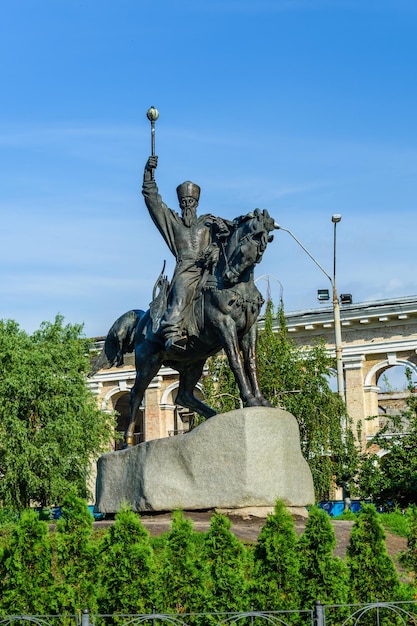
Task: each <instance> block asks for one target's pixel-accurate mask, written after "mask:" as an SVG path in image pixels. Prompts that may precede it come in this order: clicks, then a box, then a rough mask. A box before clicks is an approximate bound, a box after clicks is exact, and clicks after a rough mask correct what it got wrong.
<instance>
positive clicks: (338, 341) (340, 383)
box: [275, 214, 345, 400]
mask: <svg viewBox="0 0 417 626" xmlns="http://www.w3.org/2000/svg"><path fill="white" fill-rule="evenodd" d="M341 219H342V216H341V215H339V214H336V215H332V222H333V223H334V235H333V278H332V277H331V276H330V274H329V273H328V272H326V270H325V269H324V267H323V266H322V265H321V264H320V263H319V262H318V261H317V259H315V258H314V256H313V255H312V254H311V252H309V251H308V250H307V248H306V247H305V246H304V245H303V244H302V243H301V241H300V240H299V239H298V238H297V237H296V236H295V235H294V233H293V232H292V231H290V230H289V229H288V228H284V227H283V226H280V225H279V224H275V228H279V229H280V230H283V231H284V232H286V233H288V234H289V235H291V237H292V238H293V239H294V241H296V242H297V243H298V245H299V246H300V247H301V248H302V249H303V250H304V252H305V253H306V254H308V256H309V257H310V259H311V260H312V261H314V263H315V264H316V265H317V267H319V268H320V269H321V271H322V272H323V274H324V275H325V276H327V278H328V279H329V280H330V284H331V286H332V294H333V320H334V338H335V354H336V371H337V391H338V394H339V395H340V396H341V398H342V399H343V400H345V385H344V380H343V360H342V331H341V322H340V303H339V298H338V296H337V289H336V224H338V223H339V222H340V220H341Z"/></svg>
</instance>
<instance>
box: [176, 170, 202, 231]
mask: <svg viewBox="0 0 417 626" xmlns="http://www.w3.org/2000/svg"><path fill="white" fill-rule="evenodd" d="M177 196H178V202H179V203H180V207H181V212H182V219H183V220H184V223H185V225H186V226H190V225H191V223H192V221H193V220H194V219H195V217H196V214H197V207H198V201H199V199H200V187H199V186H198V185H195V184H194V183H192V182H191V181H189V180H186V181H185V183H181V185H178V187H177Z"/></svg>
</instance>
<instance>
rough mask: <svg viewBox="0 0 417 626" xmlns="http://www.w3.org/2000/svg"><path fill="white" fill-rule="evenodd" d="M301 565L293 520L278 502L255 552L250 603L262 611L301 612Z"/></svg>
mask: <svg viewBox="0 0 417 626" xmlns="http://www.w3.org/2000/svg"><path fill="white" fill-rule="evenodd" d="M298 586H299V562H298V552H297V536H296V533H295V528H294V520H293V518H292V516H291V515H290V513H289V512H288V511H287V510H286V508H285V506H284V504H283V502H281V501H280V500H278V501H277V503H276V505H275V509H274V513H273V514H272V515H268V517H267V519H266V522H265V524H264V526H263V527H262V530H261V532H260V534H259V537H258V543H257V545H256V547H255V552H254V564H253V573H252V593H251V599H252V602H253V605H254V607H255V608H256V609H257V610H259V611H279V610H293V609H298V608H299V595H298Z"/></svg>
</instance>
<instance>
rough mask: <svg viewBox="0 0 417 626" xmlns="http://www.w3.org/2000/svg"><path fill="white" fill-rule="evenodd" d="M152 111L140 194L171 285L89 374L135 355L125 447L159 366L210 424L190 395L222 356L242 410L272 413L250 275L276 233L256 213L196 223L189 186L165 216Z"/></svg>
mask: <svg viewBox="0 0 417 626" xmlns="http://www.w3.org/2000/svg"><path fill="white" fill-rule="evenodd" d="M151 111H156V110H155V109H150V110H149V112H148V118H149V119H150V121H151V124H152V131H153V133H152V155H151V156H150V157H149V159H148V161H147V163H146V166H145V172H144V181H143V195H144V198H145V203H146V206H147V207H148V210H149V213H150V215H151V217H152V219H153V221H154V223H155V224H156V226H157V228H158V230H159V231H160V233H161V234H162V236H163V238H164V239H165V241H166V243H167V245H168V247H169V249H170V250H171V252H172V253H173V254H174V256H175V258H176V261H177V262H176V267H175V272H174V276H173V279H172V281H171V284H169V282H168V280H167V279H166V277H164V276H163V271H164V270H163V271H162V273H161V275H160V277H159V279H158V281H157V283H156V285H155V288H154V293H153V300H152V302H151V305H150V308H149V309H148V310H147V311H142V310H131V311H128V312H127V313H125V314H124V315H122V316H121V317H120V318H119V319H118V320H116V322H115V323H114V324H113V326H112V327H111V328H110V330H109V333H108V335H107V337H106V340H105V344H104V348H103V350H102V353H101V354H100V355H99V356H98V357H97V360H96V362H95V364H94V366H93V369H92V372H91V374H90V375H93V374H94V373H96V372H97V371H98V370H99V369H100V368H102V367H104V366H107V367H112V366H113V365H122V364H123V355H124V354H125V353H126V352H131V351H133V350H134V351H135V366H136V379H135V384H134V386H133V388H132V390H131V392H130V422H129V426H128V428H127V430H126V433H125V442H126V445H131V444H132V442H133V434H134V429H135V424H136V420H137V417H138V414H139V407H140V405H141V403H142V399H143V396H144V394H145V391H146V389H147V387H148V385H149V384H150V382H151V380H152V379H153V378H154V376H155V375H156V374H157V373H158V370H159V369H160V367H161V366H162V365H163V364H165V365H168V366H170V367H172V368H174V369H176V370H177V371H178V372H179V389H178V394H177V399H176V402H177V404H179V405H181V406H184V407H187V408H189V409H191V410H192V411H195V412H197V413H199V414H201V415H203V416H204V417H206V418H209V417H211V416H213V415H215V413H216V412H215V411H214V410H213V409H212V408H211V407H209V406H207V405H206V404H204V403H203V402H201V400H199V399H198V398H196V397H195V396H194V388H195V386H196V384H197V383H198V381H199V379H200V378H201V375H202V372H203V367H204V364H205V362H206V360H207V358H208V357H210V356H212V355H214V354H216V353H217V352H219V351H220V350H222V349H224V351H225V353H226V355H227V358H228V360H229V364H230V367H231V369H232V371H233V374H234V376H235V379H236V382H237V384H238V387H239V393H240V397H241V399H242V401H243V403H244V404H245V405H247V406H270V405H269V403H268V402H267V400H266V399H265V398H264V397H263V395H262V393H261V390H260V389H259V384H258V380H257V373H256V355H255V348H256V345H255V344H256V335H257V326H256V320H257V318H258V315H259V312H260V309H261V306H262V304H263V298H262V295H261V293H260V292H259V290H258V289H257V287H256V285H255V283H254V279H253V272H254V266H255V264H256V263H259V262H260V261H261V259H262V255H263V253H264V251H265V249H266V246H267V244H268V243H269V242H270V241H272V239H273V236H272V235H270V233H271V231H272V230H274V228H276V227H277V226H276V224H275V223H274V220H273V219H272V218H271V217H270V215H269V213H268V211H266V210H264V211H260V210H259V209H255V211H254V212H253V213H249V214H247V215H243V216H240V217H238V218H236V219H235V220H234V221H233V222H229V221H226V220H223V219H221V218H217V217H214V216H213V215H203V216H201V217H197V214H196V209H197V206H198V201H199V195H200V188H199V187H198V186H197V185H195V184H194V183H191V182H190V181H186V182H185V183H183V184H182V185H179V187H178V188H177V193H178V199H179V203H180V207H181V210H182V215H181V216H180V215H178V214H177V213H175V212H174V211H172V210H171V209H169V208H168V207H167V206H166V205H165V204H164V202H163V201H162V198H161V196H160V195H159V193H158V188H157V186H156V183H155V180H154V170H155V168H156V167H157V163H158V160H157V157H156V156H155V153H154V121H155V119H157V117H155V116H154V114H152V116H151V117H150V116H149V113H150V112H151ZM156 114H157V112H156ZM164 267H165V266H164Z"/></svg>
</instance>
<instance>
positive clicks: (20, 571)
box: [0, 510, 57, 615]
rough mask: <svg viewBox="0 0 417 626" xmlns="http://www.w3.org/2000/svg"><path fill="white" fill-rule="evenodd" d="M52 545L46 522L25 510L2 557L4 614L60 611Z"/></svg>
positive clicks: (1, 604) (0, 610) (0, 601)
mask: <svg viewBox="0 0 417 626" xmlns="http://www.w3.org/2000/svg"><path fill="white" fill-rule="evenodd" d="M56 610H57V603H56V594H55V587H54V579H53V576H52V549H51V543H50V537H49V530H48V526H47V524H46V522H43V521H41V520H39V516H38V515H37V514H36V513H35V512H34V511H30V510H27V511H23V512H22V514H21V517H20V519H19V520H18V522H17V523H16V525H15V527H14V529H13V532H12V536H11V540H10V544H9V546H8V547H6V548H5V549H4V550H3V551H2V554H1V560H0V614H2V615H16V614H26V615H42V614H53V613H56Z"/></svg>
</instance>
